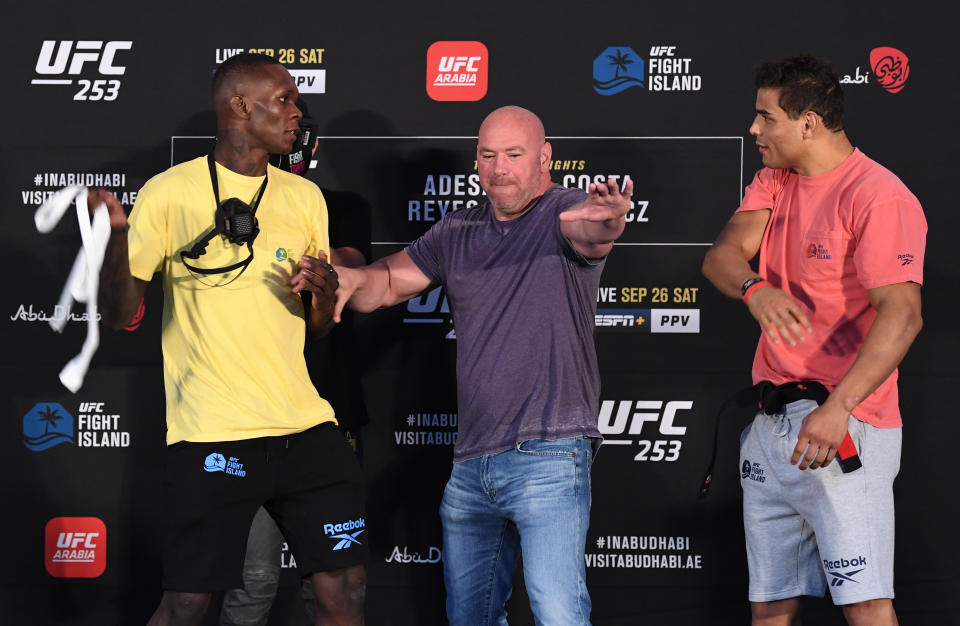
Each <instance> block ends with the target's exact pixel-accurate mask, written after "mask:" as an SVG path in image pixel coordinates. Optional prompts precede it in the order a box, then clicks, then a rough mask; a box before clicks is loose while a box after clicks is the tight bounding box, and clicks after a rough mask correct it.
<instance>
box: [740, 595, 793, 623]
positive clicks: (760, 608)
mask: <svg viewBox="0 0 960 626" xmlns="http://www.w3.org/2000/svg"><path fill="white" fill-rule="evenodd" d="M750 613H751V614H752V616H753V626H799V625H800V598H786V599H785V600H774V601H773V602H751V603H750Z"/></svg>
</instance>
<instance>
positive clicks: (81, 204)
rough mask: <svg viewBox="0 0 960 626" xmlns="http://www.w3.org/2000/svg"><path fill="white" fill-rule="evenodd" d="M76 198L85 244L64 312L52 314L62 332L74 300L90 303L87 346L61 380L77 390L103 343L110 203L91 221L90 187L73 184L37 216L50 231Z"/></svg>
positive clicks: (59, 305)
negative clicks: (100, 308)
mask: <svg viewBox="0 0 960 626" xmlns="http://www.w3.org/2000/svg"><path fill="white" fill-rule="evenodd" d="M74 200H76V205H77V222H78V224H79V225H80V240H81V241H82V242H83V246H82V247H81V248H80V251H79V252H77V258H76V260H75V261H74V263H73V267H72V268H71V269H70V275H69V276H68V278H67V284H66V285H64V287H63V291H62V292H61V294H60V300H59V302H58V303H57V309H56V311H62V312H63V314H62V315H54V316H53V317H51V318H50V326H51V327H53V329H54V330H55V331H57V332H62V331H63V328H64V326H65V325H66V323H67V320H68V319H69V318H70V310H71V309H72V308H73V302H74V301H76V302H86V303H87V336H86V338H84V340H83V347H82V348H81V349H80V354H78V355H77V356H75V357H73V358H72V359H71V360H70V362H68V363H67V364H66V365H65V366H64V367H63V369H62V370H60V382H62V383H63V385H64V387H66V388H67V389H69V390H70V391H72V392H73V393H76V392H77V391H79V390H80V387H81V386H83V378H84V376H86V374H87V369H89V367H90V360H91V359H92V358H93V355H94V353H95V352H96V351H97V347H98V346H99V345H100V327H99V319H98V314H97V289H98V287H99V284H100V267H101V266H102V265H103V255H104V254H105V253H106V250H107V243H108V242H109V240H110V216H109V213H108V212H107V205H106V204H101V205H100V206H98V207H97V208H96V209H95V210H94V212H93V220H92V222H91V219H90V216H89V209H88V207H87V188H86V187H82V186H80V185H71V186H70V187H65V188H63V189H61V190H60V191H58V192H57V193H55V194H54V195H53V196H52V197H51V198H50V199H49V200H47V201H46V202H44V203H43V205H41V206H40V208H38V209H37V212H36V213H35V214H34V216H33V219H34V223H36V225H37V230H38V231H40V232H41V233H49V232H50V231H51V230H53V228H54V227H55V226H56V225H57V223H59V222H60V219H61V218H62V217H63V214H64V213H66V211H67V209H68V208H69V207H70V204H71V203H72V202H73V201H74Z"/></svg>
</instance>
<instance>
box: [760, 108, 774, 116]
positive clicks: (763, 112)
mask: <svg viewBox="0 0 960 626" xmlns="http://www.w3.org/2000/svg"><path fill="white" fill-rule="evenodd" d="M757 114H759V115H771V113H770V111H768V110H766V109H757Z"/></svg>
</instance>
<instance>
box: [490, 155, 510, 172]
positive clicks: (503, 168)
mask: <svg viewBox="0 0 960 626" xmlns="http://www.w3.org/2000/svg"><path fill="white" fill-rule="evenodd" d="M493 172H494V174H498V175H499V174H506V173H507V155H505V154H498V155H497V156H496V157H495V158H494V160H493Z"/></svg>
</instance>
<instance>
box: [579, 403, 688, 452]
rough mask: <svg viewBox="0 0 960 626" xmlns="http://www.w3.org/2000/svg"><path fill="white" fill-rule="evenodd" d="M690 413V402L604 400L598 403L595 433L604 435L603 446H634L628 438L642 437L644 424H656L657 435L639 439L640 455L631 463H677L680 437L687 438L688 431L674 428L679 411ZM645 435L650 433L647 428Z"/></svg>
mask: <svg viewBox="0 0 960 626" xmlns="http://www.w3.org/2000/svg"><path fill="white" fill-rule="evenodd" d="M691 409H693V402H692V401H690V400H670V401H668V402H666V403H664V402H663V401H662V400H636V401H634V400H620V401H617V400H604V401H603V402H601V403H600V414H599V415H598V417H597V430H599V431H600V434H601V435H603V437H604V439H603V443H604V445H611V446H630V445H633V441H634V440H633V438H632V437H630V436H631V435H643V434H644V425H645V424H646V423H647V422H650V423H651V425H652V424H657V433H656V434H654V435H653V437H654V438H653V439H651V438H649V437H650V435H649V434H647V437H648V438H645V439H638V440H637V446H639V447H640V452H639V453H637V454H636V455H635V456H634V457H633V460H634V461H638V462H641V461H649V462H658V461H667V462H670V461H676V460H677V459H679V458H680V448H681V447H682V445H683V441H682V440H681V439H680V437H683V436H685V435H686V434H687V427H686V426H681V425H678V424H677V417H678V413H679V412H680V411H689V410H691ZM646 432H647V433H649V432H650V429H649V428H648V429H647V430H646Z"/></svg>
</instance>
